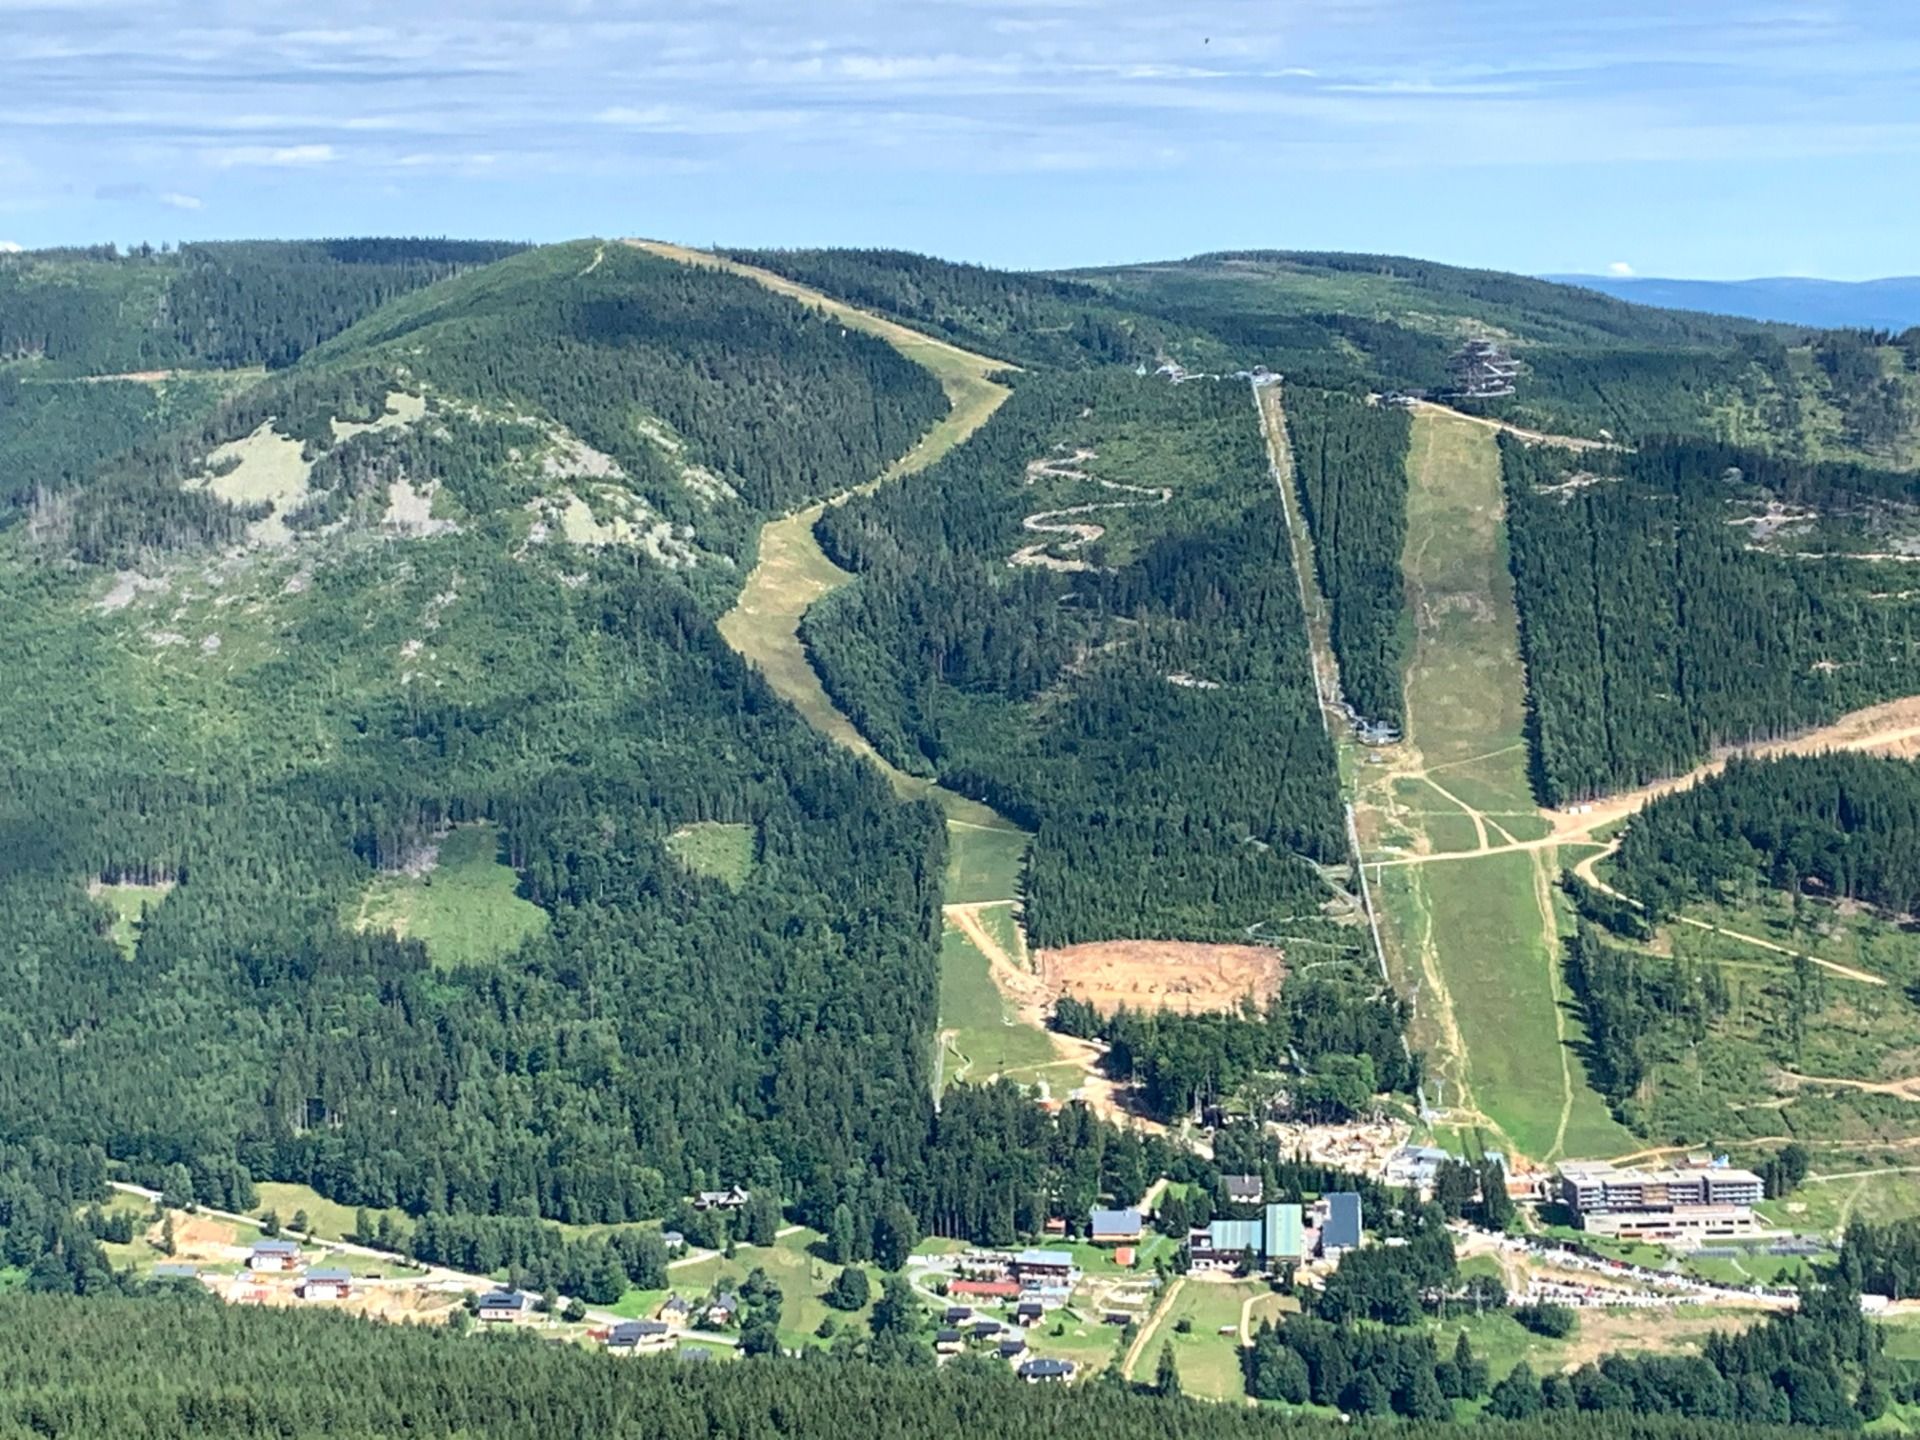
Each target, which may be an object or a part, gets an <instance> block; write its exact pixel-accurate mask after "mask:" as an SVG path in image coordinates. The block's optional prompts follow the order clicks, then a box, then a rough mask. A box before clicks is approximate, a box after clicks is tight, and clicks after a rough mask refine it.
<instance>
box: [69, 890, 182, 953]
mask: <svg viewBox="0 0 1920 1440" xmlns="http://www.w3.org/2000/svg"><path fill="white" fill-rule="evenodd" d="M172 889H173V886H171V885H99V884H96V885H92V886H89V887H88V890H87V893H88V894H89V895H91V896H93V898H94V899H96V900H98V901H99V902H100V903H101V904H102V905H105V906H106V907H107V909H109V910H111V911H112V912H113V925H112V927H111V928H110V929H109V930H108V932H107V933H108V934H109V935H110V936H112V937H113V943H114V944H115V945H118V946H119V947H120V953H121V954H122V955H125V956H126V957H127V959H129V960H131V959H133V955H134V951H135V949H136V948H137V947H138V946H139V943H140V926H141V921H142V919H143V917H144V916H145V914H146V911H147V907H148V906H155V905H158V904H159V903H160V902H161V901H162V900H164V899H166V898H167V894H168V892H170V891H171V890H172Z"/></svg>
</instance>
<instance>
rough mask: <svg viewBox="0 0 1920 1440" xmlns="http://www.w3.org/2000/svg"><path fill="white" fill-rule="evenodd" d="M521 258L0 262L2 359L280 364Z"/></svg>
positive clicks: (108, 257) (356, 245)
mask: <svg viewBox="0 0 1920 1440" xmlns="http://www.w3.org/2000/svg"><path fill="white" fill-rule="evenodd" d="M519 248H520V247H519V246H517V245H510V244H503V243H497V242H493V241H468V240H399V239H395V240H386V239H370V240H320V241H298V242H260V241H248V242H233V243H222V244H196V245H182V246H181V247H180V248H179V249H177V250H172V251H164V252H162V251H155V250H153V249H151V248H150V247H146V246H142V247H141V248H139V249H138V250H133V251H128V252H124V253H123V252H121V251H119V250H116V249H114V248H113V247H112V246H102V247H99V248H96V249H90V250H70V251H34V252H29V253H25V254H17V255H0V360H19V359H32V360H35V361H40V362H44V363H45V364H46V365H47V366H48V367H50V368H52V369H54V370H55V371H57V372H58V373H61V374H70V375H71V374H99V373H104V372H107V371H115V370H155V369H162V368H167V367H173V366H204V367H207V368H212V369H231V368H234V367H237V366H243V365H266V366H274V367H277V366H283V365H289V364H291V363H292V362H293V361H294V360H296V359H298V358H299V357H300V355H301V354H302V353H303V352H305V351H307V350H310V349H312V348H313V347H314V346H315V345H317V344H319V343H320V342H321V341H322V340H325V339H327V338H328V337H329V336H331V335H335V334H337V333H339V332H340V331H341V330H344V329H345V328H346V327H347V326H348V325H350V324H352V323H353V322H354V321H355V320H358V319H359V318H360V317H361V316H363V315H366V314H368V313H370V312H372V311H373V310H375V309H377V308H378V307H379V306H381V305H383V304H384V303H386V302H387V301H389V300H392V299H395V298H396V297H398V296H400V295H403V294H405V293H406V292H407V291H409V290H415V289H418V288H419V287H421V286H423V285H428V284H431V283H433V282H434V281H436V280H441V279H444V278H446V277H447V276H449V275H453V274H457V273H458V272H459V271H461V270H464V269H469V268H472V267H474V266H480V265H485V264H487V263H489V262H490V261H494V260H498V259H500V258H501V257H502V256H505V255H510V254H512V253H513V252H514V251H515V250H517V249H519Z"/></svg>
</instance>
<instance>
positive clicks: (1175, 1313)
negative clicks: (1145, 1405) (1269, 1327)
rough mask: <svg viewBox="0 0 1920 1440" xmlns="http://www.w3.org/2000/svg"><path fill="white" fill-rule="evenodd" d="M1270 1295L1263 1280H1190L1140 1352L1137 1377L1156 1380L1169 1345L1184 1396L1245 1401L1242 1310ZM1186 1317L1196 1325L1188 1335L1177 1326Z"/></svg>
mask: <svg viewBox="0 0 1920 1440" xmlns="http://www.w3.org/2000/svg"><path fill="white" fill-rule="evenodd" d="M1272 1294H1273V1292H1272V1290H1271V1288H1270V1287H1269V1286H1268V1285H1267V1284H1266V1283H1265V1282H1263V1281H1257V1280H1248V1281H1233V1282H1229V1283H1222V1282H1219V1281H1215V1280H1202V1279H1196V1278H1194V1277H1192V1276H1189V1277H1188V1278H1187V1283H1186V1284H1185V1285H1182V1286H1181V1287H1180V1293H1179V1294H1178V1295H1176V1296H1174V1297H1173V1303H1172V1304H1171V1305H1170V1306H1168V1307H1167V1312H1166V1315H1165V1317H1164V1318H1163V1319H1162V1320H1161V1321H1160V1326H1159V1328H1158V1329H1157V1330H1155V1331H1154V1334H1153V1339H1152V1340H1151V1341H1150V1342H1149V1343H1148V1345H1147V1347H1146V1349H1145V1350H1143V1351H1142V1352H1141V1355H1140V1360H1139V1363H1138V1364H1137V1365H1136V1366H1135V1367H1134V1376H1133V1378H1134V1379H1136V1380H1141V1381H1150V1380H1152V1378H1153V1376H1154V1374H1155V1372H1156V1371H1157V1369H1158V1367H1159V1364H1160V1352H1161V1351H1162V1350H1164V1349H1166V1348H1167V1347H1168V1346H1171V1347H1172V1348H1173V1358H1174V1363H1175V1364H1176V1365H1177V1366H1179V1369H1180V1388H1181V1389H1182V1390H1183V1391H1184V1392H1185V1393H1187V1394H1189V1395H1194V1396H1198V1397H1200V1398H1201V1399H1205V1400H1239V1399H1242V1398H1243V1397H1244V1396H1245V1395H1246V1393H1247V1387H1246V1381H1245V1380H1244V1378H1243V1377H1242V1376H1241V1373H1240V1333H1239V1331H1240V1307H1241V1305H1242V1304H1244V1303H1245V1302H1246V1301H1248V1300H1257V1301H1259V1303H1260V1304H1261V1305H1263V1306H1264V1305H1265V1304H1266V1303H1267V1302H1266V1300H1265V1299H1264V1298H1262V1297H1267V1296H1271V1295H1272ZM1183 1319H1185V1320H1190V1321H1192V1323H1193V1328H1192V1329H1191V1330H1190V1331H1189V1332H1188V1333H1187V1334H1185V1335H1182V1334H1181V1333H1180V1332H1179V1330H1178V1328H1177V1327H1178V1326H1179V1324H1180V1322H1181V1320H1183ZM1223 1325H1227V1326H1232V1327H1233V1332H1234V1333H1233V1334H1231V1335H1222V1334H1220V1333H1219V1331H1220V1327H1221V1326H1223Z"/></svg>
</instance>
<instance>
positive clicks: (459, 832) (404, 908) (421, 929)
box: [355, 824, 547, 969]
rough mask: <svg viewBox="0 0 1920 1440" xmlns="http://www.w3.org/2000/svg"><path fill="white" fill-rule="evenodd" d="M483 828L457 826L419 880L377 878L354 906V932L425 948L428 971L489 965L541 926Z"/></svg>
mask: <svg viewBox="0 0 1920 1440" xmlns="http://www.w3.org/2000/svg"><path fill="white" fill-rule="evenodd" d="M519 884H520V881H519V877H518V876H517V875H515V874H514V872H513V869H512V867H510V866H508V865H506V864H504V863H502V861H501V860H500V836H499V832H498V831H497V830H495V829H494V827H493V826H492V825H490V824H478V825H460V826H456V827H455V828H454V829H453V830H451V831H449V832H448V834H447V836H446V838H445V839H444V840H442V841H441V842H440V856H439V862H438V863H437V864H436V865H435V866H434V867H433V868H432V869H431V870H430V871H428V872H427V873H426V874H424V875H419V876H413V875H380V876H376V877H375V878H374V881H373V883H372V884H371V885H370V886H369V887H368V888H367V894H366V897H365V898H364V899H363V900H362V902H361V906H360V913H359V916H358V918H357V920H356V921H355V923H356V925H357V926H358V928H360V929H363V930H364V929H369V928H371V929H383V930H391V931H393V932H394V933H395V934H396V935H399V936H401V937H403V938H406V939H413V940H418V941H420V942H421V943H422V944H424V945H425V946H426V947H427V955H428V957H429V958H430V959H431V960H432V961H433V963H434V964H435V965H438V966H441V967H443V968H446V969H457V968H459V967H461V966H464V965H485V964H490V963H492V962H493V961H495V960H498V959H500V958H501V957H502V956H505V955H508V954H511V953H512V952H513V951H514V950H515V949H516V948H517V947H518V946H519V944H520V942H521V941H523V940H526V939H528V938H529V937H531V936H534V935H538V934H540V933H541V932H542V931H544V930H545V929H546V927H547V912H546V911H544V910H542V909H541V908H540V907H539V906H538V905H535V904H533V903H532V902H531V901H528V900H523V899H521V898H520V894H519Z"/></svg>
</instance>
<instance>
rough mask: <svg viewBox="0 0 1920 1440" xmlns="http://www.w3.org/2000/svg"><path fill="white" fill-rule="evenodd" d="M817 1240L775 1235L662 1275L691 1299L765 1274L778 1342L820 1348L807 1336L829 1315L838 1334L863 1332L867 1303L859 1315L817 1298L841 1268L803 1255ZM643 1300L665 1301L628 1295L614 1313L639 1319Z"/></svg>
mask: <svg viewBox="0 0 1920 1440" xmlns="http://www.w3.org/2000/svg"><path fill="white" fill-rule="evenodd" d="M820 1238H821V1236H820V1233H819V1232H818V1231H817V1230H797V1231H795V1232H794V1233H793V1234H791V1235H783V1236H781V1237H780V1238H779V1239H778V1240H776V1241H774V1243H773V1244H771V1245H741V1246H739V1247H738V1248H737V1249H736V1251H735V1252H734V1258H733V1259H731V1260H728V1259H726V1258H725V1257H724V1256H720V1255H716V1256H714V1257H712V1258H711V1259H708V1260H702V1261H700V1262H699V1263H698V1264H694V1265H676V1266H674V1267H673V1268H672V1269H670V1270H669V1271H668V1272H667V1275H668V1278H669V1279H670V1280H671V1281H672V1283H673V1289H674V1290H676V1291H677V1292H679V1293H680V1294H681V1295H684V1296H686V1297H687V1298H688V1299H690V1300H691V1299H696V1298H698V1297H700V1296H703V1295H706V1294H707V1293H708V1292H709V1291H711V1290H712V1289H713V1288H714V1287H715V1286H716V1285H718V1286H720V1287H721V1288H723V1289H729V1290H737V1289H738V1288H739V1286H740V1282H741V1281H743V1280H745V1279H746V1278H747V1273H748V1272H749V1271H751V1270H753V1269H755V1268H759V1269H763V1270H765V1271H766V1272H767V1278H768V1279H770V1280H772V1281H773V1283H774V1284H776V1285H778V1286H779V1287H780V1293H781V1304H780V1343H781V1344H782V1345H783V1346H786V1347H788V1348H798V1347H800V1346H804V1345H818V1344H821V1343H823V1342H821V1341H820V1340H819V1339H818V1338H817V1337H816V1336H815V1335H814V1333H813V1332H814V1331H815V1330H816V1329H817V1328H818V1327H819V1324H820V1322H821V1321H822V1320H823V1319H825V1318H826V1317H827V1316H829V1315H831V1316H832V1317H833V1319H834V1323H835V1324H837V1325H838V1326H839V1327H840V1328H841V1329H843V1330H844V1329H846V1328H847V1327H848V1326H849V1325H851V1326H855V1327H857V1328H858V1329H859V1330H860V1331H861V1332H862V1333H864V1332H865V1330H866V1324H867V1316H868V1315H870V1314H871V1313H872V1309H873V1307H872V1303H871V1301H869V1303H868V1305H867V1307H866V1308H865V1309H863V1310H859V1311H842V1310H835V1309H833V1308H832V1307H830V1306H828V1305H827V1304H825V1303H824V1302H822V1300H821V1299H820V1296H821V1294H822V1293H823V1292H824V1291H825V1290H826V1288H827V1287H828V1286H829V1285H831V1284H832V1283H833V1281H834V1277H835V1276H837V1275H838V1274H839V1273H840V1271H841V1269H842V1267H841V1266H838V1265H834V1264H831V1263H829V1262H828V1261H825V1260H821V1259H818V1258H816V1257H815V1256H813V1255H812V1254H810V1253H808V1250H807V1247H808V1246H809V1245H812V1244H814V1243H815V1242H817V1241H818V1240H819V1239H820ZM868 1274H869V1278H870V1279H871V1280H872V1282H873V1284H872V1296H873V1299H878V1298H879V1295H880V1276H879V1274H878V1272H876V1271H871V1270H869V1272H868ZM646 1298H650V1299H651V1303H652V1305H658V1304H659V1303H660V1301H662V1300H663V1299H665V1298H666V1292H665V1291H661V1290H654V1291H629V1292H628V1293H627V1295H625V1296H622V1297H621V1299H620V1302H619V1304H618V1305H617V1306H615V1307H614V1308H615V1309H617V1310H618V1311H619V1313H621V1314H623V1315H624V1314H627V1313H629V1312H630V1311H631V1312H632V1313H636V1314H644V1313H647V1312H646V1311H644V1310H641V1309H640V1308H639V1307H640V1306H641V1305H642V1304H643V1303H645V1299H646Z"/></svg>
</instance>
